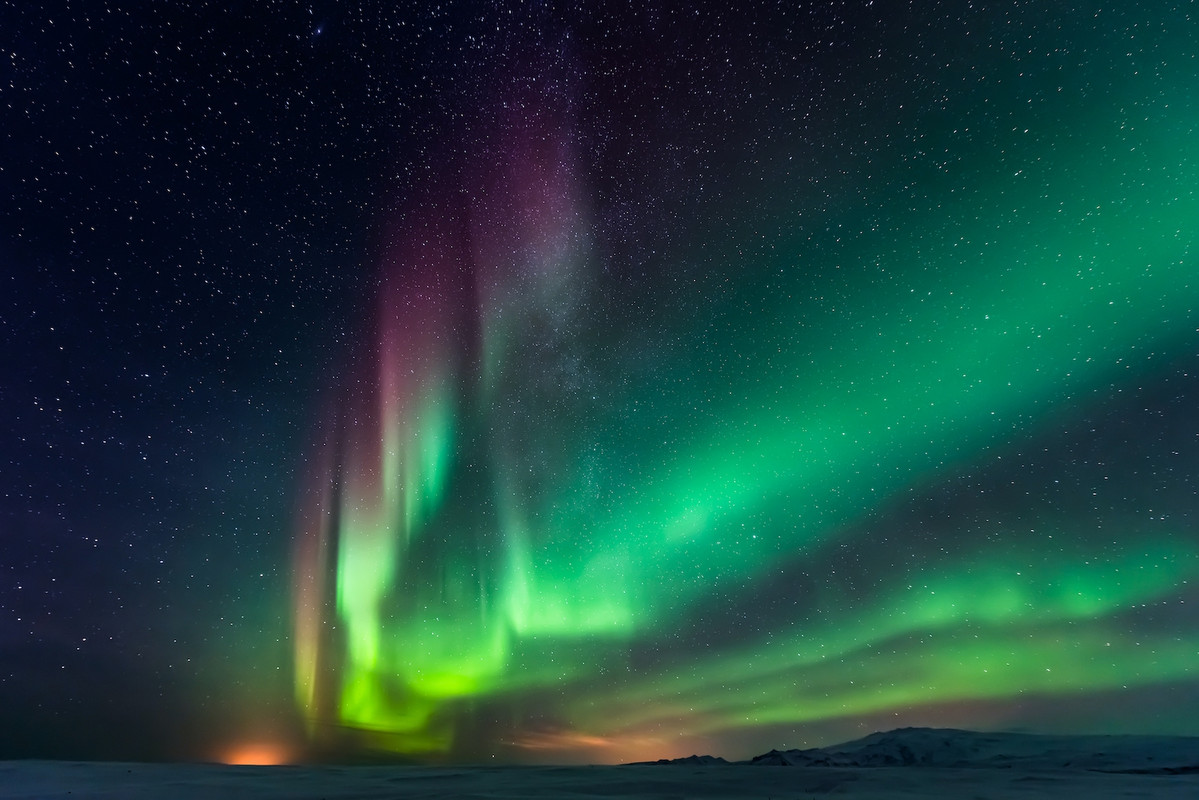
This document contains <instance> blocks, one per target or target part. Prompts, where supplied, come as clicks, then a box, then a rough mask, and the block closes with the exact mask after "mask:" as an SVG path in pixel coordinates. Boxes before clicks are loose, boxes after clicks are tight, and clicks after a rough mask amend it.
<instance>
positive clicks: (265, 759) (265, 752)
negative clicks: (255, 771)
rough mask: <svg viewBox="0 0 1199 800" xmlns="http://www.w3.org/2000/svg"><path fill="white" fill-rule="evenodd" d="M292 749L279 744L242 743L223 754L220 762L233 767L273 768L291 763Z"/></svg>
mask: <svg viewBox="0 0 1199 800" xmlns="http://www.w3.org/2000/svg"><path fill="white" fill-rule="evenodd" d="M291 757H292V754H291V749H290V748H289V747H287V746H286V745H284V744H280V743H278V742H242V743H239V744H236V745H233V746H232V747H230V748H229V749H227V750H225V751H224V753H222V755H221V758H220V762H221V763H222V764H229V765H232V766H254V767H273V766H278V765H280V764H290V763H291Z"/></svg>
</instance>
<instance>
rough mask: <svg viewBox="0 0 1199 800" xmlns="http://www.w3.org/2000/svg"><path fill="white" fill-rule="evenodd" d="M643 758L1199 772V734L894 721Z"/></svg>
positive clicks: (752, 763)
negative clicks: (769, 744) (809, 738)
mask: <svg viewBox="0 0 1199 800" xmlns="http://www.w3.org/2000/svg"><path fill="white" fill-rule="evenodd" d="M637 763H638V764H641V765H647V764H654V765H656V764H662V765H709V764H712V765H719V764H729V765H730V766H764V767H768V766H781V767H832V768H838V767H843V768H861V767H959V768H963V767H964V768H992V769H1011V768H1013V767H1019V768H1021V769H1030V770H1060V769H1072V770H1089V771H1095V772H1121V773H1135V774H1163V775H1179V774H1192V773H1197V772H1199V737H1193V736H1098V735H1093V736H1055V735H1045V734H1033V733H980V732H977V731H965V730H957V729H954V728H898V729H896V730H893V731H886V732H879V733H872V734H870V735H869V736H865V737H863V738H861V739H856V740H854V741H852V742H845V743H843V744H838V745H832V746H830V747H814V748H811V749H808V750H771V751H770V752H768V753H763V754H762V755H759V756H755V757H754V758H752V759H750V760H748V761H737V762H731V763H730V762H728V761H726V760H725V759H723V758H719V757H716V756H688V757H686V758H674V759H665V758H663V759H659V760H658V761H641V762H637Z"/></svg>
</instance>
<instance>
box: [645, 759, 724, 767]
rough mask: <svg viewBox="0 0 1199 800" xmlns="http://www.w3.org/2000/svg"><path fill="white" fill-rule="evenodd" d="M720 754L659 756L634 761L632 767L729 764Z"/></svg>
mask: <svg viewBox="0 0 1199 800" xmlns="http://www.w3.org/2000/svg"><path fill="white" fill-rule="evenodd" d="M727 763H729V762H727V761H725V760H724V759H723V758H721V757H720V756H684V757H683V758H659V759H658V760H657V761H634V762H633V763H631V764H629V766H630V767H638V766H641V767H644V766H658V765H659V764H662V765H669V764H683V765H688V764H727Z"/></svg>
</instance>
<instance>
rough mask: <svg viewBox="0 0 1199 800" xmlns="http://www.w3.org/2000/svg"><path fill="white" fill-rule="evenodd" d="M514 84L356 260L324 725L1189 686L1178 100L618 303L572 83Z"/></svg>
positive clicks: (374, 726) (362, 732)
mask: <svg viewBox="0 0 1199 800" xmlns="http://www.w3.org/2000/svg"><path fill="white" fill-rule="evenodd" d="M1164 41H1165V44H1163V46H1167V45H1169V46H1174V47H1177V46H1178V45H1179V42H1176V41H1173V40H1164ZM1042 43H1043V42H1042ZM1104 52H1105V51H1103V50H1097V51H1096V52H1094V53H1092V54H1091V55H1090V56H1089V58H1092V59H1099V58H1102V57H1104V56H1103V53H1104ZM1169 55H1171V57H1173V56H1174V55H1177V56H1179V57H1181V56H1182V55H1183V53H1173V52H1172V53H1170V54H1169ZM531 63H532V64H534V66H533V67H528V69H530V70H532V72H533V73H534V75H535V77H537V78H538V79H539V80H531V79H528V80H524V79H517V78H515V77H514V78H513V79H512V81H511V85H510V86H507V87H506V88H505V89H503V90H502V91H500V92H499V93H498V96H499V97H500V98H501V99H500V101H499V102H496V103H495V108H494V109H489V110H488V111H487V112H480V118H481V119H482V120H483V121H482V122H477V123H476V128H477V130H476V129H474V128H472V129H471V133H472V135H471V136H470V137H464V139H465V140H469V141H470V142H471V143H472V147H471V148H468V149H469V150H470V151H471V154H469V155H461V154H460V155H458V156H456V159H455V160H453V161H452V163H450V164H448V165H445V170H444V172H445V175H444V183H445V185H433V186H422V187H413V188H412V189H411V192H412V196H411V197H410V198H409V200H408V206H406V210H405V211H404V212H403V213H400V214H397V218H396V220H395V221H394V222H393V223H392V224H391V227H390V228H389V229H388V230H387V231H386V235H385V237H384V239H385V241H386V243H387V244H386V246H385V248H384V251H383V254H382V256H381V259H380V271H381V279H380V284H381V288H380V291H379V294H378V298H377V308H376V310H375V320H376V322H375V324H374V326H372V327H371V330H372V335H373V337H374V340H373V341H372V342H371V344H370V347H367V348H364V349H363V352H362V354H361V360H360V363H359V364H358V365H357V366H356V367H355V368H354V369H353V370H352V371H351V372H350V374H349V375H348V377H347V380H346V387H347V388H346V390H345V398H344V400H343V402H342V405H341V407H340V408H339V409H338V412H337V414H335V415H332V416H333V417H335V418H336V419H337V420H338V422H337V423H336V425H332V426H331V432H330V433H329V434H328V436H327V442H326V444H325V445H324V448H323V450H322V451H321V453H320V456H319V458H314V459H313V463H314V464H317V465H318V468H317V469H316V470H315V471H314V478H313V481H312V487H313V488H312V490H311V491H310V492H309V494H307V495H306V499H307V504H306V505H305V507H304V508H303V509H302V511H301V532H300V535H299V536H298V538H297V547H296V576H297V580H296V605H297V608H296V624H297V637H296V681H297V701H298V702H299V704H300V705H301V707H302V708H303V709H304V710H305V712H306V713H307V714H308V715H309V717H310V718H311V719H312V720H313V721H314V726H313V727H314V731H317V732H318V733H319V732H320V731H326V732H329V731H341V732H342V733H341V734H334V735H350V734H348V733H346V732H357V733H356V734H354V735H355V736H357V738H350V739H348V740H346V741H343V742H342V744H343V745H344V744H353V743H359V744H366V745H368V746H371V747H377V748H384V749H388V750H393V751H396V752H402V753H408V754H423V755H427V756H432V755H438V754H451V755H457V756H461V757H470V756H472V755H476V754H478V753H482V752H494V751H495V750H496V749H499V750H503V751H504V752H506V753H508V754H510V755H511V754H512V753H515V752H517V751H519V750H520V749H521V748H529V749H530V750H531V751H533V750H535V751H536V753H537V754H538V755H539V756H541V757H544V755H545V754H546V753H547V752H549V751H547V750H546V749H545V748H550V750H551V751H552V749H553V748H555V747H557V748H559V749H560V751H561V752H563V753H571V754H573V755H574V756H575V757H583V754H586V757H589V758H604V753H608V754H611V753H612V752H614V751H612V750H605V749H604V748H605V747H608V746H609V745H608V744H606V743H610V742H612V741H618V740H626V741H636V742H639V743H654V745H655V746H659V747H661V748H662V749H663V751H662V752H660V753H657V755H669V754H671V753H672V752H673V751H671V749H670V748H672V747H681V748H685V747H686V746H687V745H686V742H688V741H696V740H697V738H696V737H699V738H698V740H704V741H708V740H705V739H703V737H715V738H716V739H719V738H720V737H722V736H726V735H735V734H737V732H740V731H746V730H751V731H752V730H755V729H759V728H760V729H762V730H767V731H772V732H773V731H781V730H788V729H789V730H791V731H794V730H796V726H798V725H800V724H803V723H811V722H817V721H820V722H824V721H829V720H851V719H854V718H860V717H865V716H870V715H879V714H888V713H889V714H896V715H899V714H902V715H905V716H903V717H902V719H904V720H908V721H911V722H912V723H914V724H918V723H919V722H920V720H921V717H920V713H921V709H928V708H930V707H932V706H944V705H945V704H949V705H953V704H966V703H971V702H985V703H1002V702H1005V701H1012V700H1013V699H1014V698H1020V697H1025V696H1050V697H1054V698H1059V699H1069V698H1075V697H1077V698H1085V697H1088V696H1092V695H1094V694H1095V693H1102V692H1111V691H1121V690H1124V689H1127V688H1128V687H1134V688H1136V687H1146V686H1150V687H1152V686H1158V685H1165V684H1178V683H1188V682H1192V683H1193V682H1194V681H1195V680H1196V676H1195V674H1194V666H1193V663H1194V659H1193V656H1194V652H1195V648H1196V646H1197V641H1196V637H1195V632H1194V628H1193V625H1191V626H1188V625H1186V624H1185V622H1184V621H1183V617H1184V614H1183V612H1182V611H1180V610H1179V609H1184V610H1185V607H1186V604H1187V603H1188V602H1191V603H1193V602H1194V601H1195V600H1196V599H1199V598H1196V596H1195V584H1196V580H1197V579H1199V544H1197V543H1196V539H1195V535H1194V532H1193V531H1192V530H1191V527H1190V525H1189V519H1190V518H1191V517H1192V515H1193V513H1199V512H1197V511H1196V508H1195V495H1194V492H1193V488H1188V480H1189V479H1188V478H1187V477H1186V476H1187V475H1190V474H1194V472H1195V470H1196V468H1199V441H1197V440H1196V434H1197V433H1199V431H1195V430H1193V427H1194V426H1193V425H1192V424H1191V423H1190V422H1189V421H1188V420H1189V419H1190V417H1188V416H1187V414H1186V413H1183V412H1182V411H1180V408H1181V406H1180V405H1179V403H1180V402H1183V403H1184V404H1185V401H1186V400H1188V399H1189V400H1193V399H1194V397H1193V394H1191V393H1193V392H1196V391H1199V386H1196V384H1195V380H1194V378H1193V364H1191V363H1190V362H1191V360H1193V357H1194V354H1195V352H1196V350H1195V348H1196V331H1197V329H1199V282H1197V280H1196V277H1195V276H1196V274H1199V273H1196V272H1195V264H1194V247H1195V237H1196V224H1195V220H1196V219H1199V197H1197V196H1196V194H1195V190H1194V187H1195V186H1199V133H1197V129H1196V127H1195V125H1194V119H1196V118H1197V117H1196V112H1197V111H1199V109H1196V107H1195V103H1194V100H1193V98H1192V97H1191V96H1190V94H1189V92H1188V91H1186V90H1184V89H1180V88H1179V87H1182V86H1184V85H1189V84H1186V83H1185V81H1184V80H1183V79H1184V78H1185V77H1188V76H1178V83H1177V85H1175V84H1170V85H1168V86H1165V87H1164V88H1162V87H1159V88H1160V91H1158V92H1157V93H1156V94H1152V95H1148V94H1144V93H1138V92H1140V91H1141V89H1140V88H1139V87H1140V85H1139V84H1138V83H1136V82H1135V81H1130V82H1128V83H1126V84H1122V85H1118V86H1114V87H1113V88H1112V91H1113V92H1120V93H1122V96H1117V97H1113V98H1112V99H1111V100H1110V102H1109V105H1110V106H1112V107H1119V108H1122V107H1137V108H1139V109H1141V110H1140V112H1139V114H1140V116H1139V117H1138V118H1137V119H1136V120H1135V124H1129V123H1128V122H1126V121H1124V122H1122V121H1120V120H1109V119H1106V118H1104V117H1103V115H1102V113H1101V111H1094V110H1087V111H1086V113H1085V114H1084V113H1083V111H1080V110H1078V109H1072V110H1071V113H1075V112H1077V113H1076V115H1075V116H1074V117H1071V119H1069V120H1063V119H1061V118H1059V117H1060V114H1059V116H1055V113H1057V112H1053V111H1039V112H1038V111H1035V110H1025V109H1024V108H1023V107H1021V106H1014V107H1016V108H1017V111H1016V112H1012V114H1011V115H1010V118H1009V119H1006V120H1005V126H1006V127H1004V128H1002V129H999V128H995V129H993V130H990V131H988V132H987V133H985V134H977V135H976V136H977V137H978V138H975V139H972V140H970V141H969V142H964V141H959V139H960V137H961V134H959V133H958V130H957V129H956V128H955V127H953V123H955V122H958V121H957V120H953V121H951V123H950V124H946V125H943V126H942V127H944V130H942V129H941V128H940V127H938V128H936V129H930V130H929V131H928V132H927V134H928V135H927V140H928V141H926V142H924V144H922V146H925V147H928V148H930V149H931V148H932V147H933V145H934V144H936V145H937V146H938V147H941V148H942V149H944V150H945V152H946V153H949V154H953V153H954V152H957V151H960V154H961V155H962V158H963V160H964V158H965V156H969V158H970V161H971V163H970V169H969V170H963V174H962V175H960V176H954V177H955V178H956V179H957V180H958V182H952V181H949V179H947V178H944V177H943V176H939V177H937V178H936V179H935V180H934V179H931V178H930V179H928V180H927V181H926V182H925V190H924V191H925V195H924V197H923V199H922V200H921V201H920V202H916V201H914V200H913V199H912V198H913V197H914V194H913V192H912V191H910V187H911V185H912V184H913V182H914V181H913V179H912V174H911V171H912V169H913V168H912V167H910V166H908V165H905V164H902V163H898V162H897V163H893V164H890V165H885V166H882V167H876V168H875V169H876V171H879V172H881V173H882V174H881V176H879V177H877V178H875V180H877V182H878V185H879V186H880V187H882V189H880V191H881V192H882V194H883V196H882V198H881V199H876V198H871V199H870V200H869V201H867V200H863V201H862V207H857V206H855V204H854V203H853V202H850V201H846V203H845V204H844V205H842V206H839V207H837V208H835V209H834V210H832V211H829V212H828V213H829V214H830V219H829V220H828V222H827V223H826V224H825V230H826V231H837V233H836V234H835V235H834V234H832V233H829V234H827V235H814V234H811V233H810V232H807V233H805V232H802V231H800V230H795V231H792V230H790V229H788V228H786V227H784V226H780V229H779V231H778V235H777V237H776V245H777V246H776V247H774V248H772V249H771V250H770V251H769V252H758V251H753V250H751V248H750V247H749V242H748V237H747V241H746V247H745V248H744V252H745V253H751V252H752V253H754V255H736V254H740V253H742V248H741V246H740V245H741V244H742V242H741V241H740V240H739V239H738V237H739V236H740V234H738V233H734V234H723V233H722V234H718V233H716V230H717V229H718V228H719V226H718V225H717V224H716V223H717V222H718V221H720V220H717V219H714V218H712V217H711V216H704V215H703V214H700V215H699V216H698V217H697V218H696V219H692V220H686V219H680V220H679V221H678V225H679V230H680V235H681V234H686V237H685V238H687V239H689V240H690V242H689V244H687V245H686V246H682V247H680V248H679V250H678V252H670V253H666V254H665V255H664V256H662V258H663V259H664V262H663V264H664V265H660V266H659V267H658V269H659V270H661V271H663V273H664V274H663V275H662V276H657V280H654V281H648V280H641V281H638V280H634V279H632V278H629V277H627V276H626V275H625V274H624V273H621V272H620V269H621V265H620V264H617V265H616V266H615V267H614V266H613V264H612V263H611V262H612V260H613V259H617V258H618V256H620V255H621V254H627V252H626V251H625V250H622V249H621V247H620V246H618V240H622V236H623V234H624V233H626V231H625V230H623V229H622V228H621V227H620V225H617V224H615V223H613V222H612V221H611V220H612V219H613V217H614V216H616V215H614V214H613V213H612V210H611V207H610V206H611V205H613V204H614V203H615V202H616V201H614V200H613V199H612V198H611V196H607V195H603V194H602V193H600V192H598V191H597V189H596V186H597V185H598V184H600V183H602V181H603V178H604V176H603V175H601V174H599V167H596V166H594V165H593V164H592V163H591V162H590V161H589V157H588V154H587V148H586V147H585V146H584V145H585V144H586V142H587V141H588V138H587V130H586V123H587V120H586V119H585V117H584V115H583V113H582V112H581V111H580V110H579V109H580V107H581V106H580V104H579V103H578V94H579V91H580V90H579V89H578V86H577V85H576V84H577V81H572V80H571V79H570V77H569V75H567V74H565V73H566V71H565V70H564V68H563V67H562V66H561V65H560V64H558V65H556V66H550V67H545V68H544V69H541V68H539V67H537V66H536V65H537V64H540V63H541V62H540V61H537V60H536V59H534V60H533V61H532V62H531ZM514 69H515V68H514ZM528 77H529V76H521V78H528ZM974 113H975V110H974V109H971V110H969V111H968V112H962V119H961V120H960V122H961V123H962V125H961V126H962V127H963V128H965V127H966V125H965V122H967V121H970V120H972V119H973V116H972V115H973V114H974ZM1062 113H1064V112H1062ZM1038 114H1041V115H1043V116H1038ZM968 118H969V119H968ZM1046 120H1048V121H1050V122H1053V123H1054V124H1055V126H1049V125H1048V123H1046ZM1067 121H1068V122H1070V123H1071V124H1070V126H1068V127H1067V126H1065V125H1064V122H1067ZM1030 131H1031V132H1030ZM987 137H989V138H987ZM955 148H957V151H955ZM952 160H953V159H952V158H948V157H947V158H946V163H949V162H950V161H952ZM451 176H452V177H451ZM726 188H727V189H728V191H729V193H730V194H732V193H733V190H734V187H726ZM736 188H737V189H738V190H739V191H742V192H743V193H745V194H746V195H747V196H749V197H751V198H752V191H753V190H752V188H751V189H742V188H741V187H736ZM788 188H789V189H791V190H793V191H796V192H800V191H803V190H804V184H801V183H797V184H794V185H789V186H788ZM759 199H760V201H761V203H763V204H768V203H771V202H781V201H780V200H778V198H776V197H773V196H766V197H764V198H759ZM869 204H874V205H877V206H878V207H879V208H881V209H883V210H884V211H885V212H886V213H885V214H878V215H877V217H878V218H877V219H876V220H875V222H873V223H872V224H870V225H868V226H866V225H857V226H855V224H854V223H855V222H856V221H858V220H860V219H861V218H863V217H868V216H870V215H871V212H870V209H869V208H868V207H867V206H868V205H869ZM745 207H748V206H744V207H743V206H734V207H733V208H731V209H728V210H725V211H722V213H727V214H729V215H731V216H733V217H736V218H737V225H734V226H733V229H734V230H743V229H746V230H747V229H750V228H752V227H753V226H754V225H756V224H758V223H759V222H760V221H759V220H756V219H751V218H749V217H750V216H752V215H751V214H750V213H749V212H748V211H745V210H744V209H745ZM697 208H698V207H697ZM697 213H699V212H697ZM705 213H709V212H705ZM739 215H740V216H739ZM622 224H628V223H622ZM723 230H728V226H725V228H723ZM722 236H728V237H731V238H732V239H733V240H735V241H733V242H732V243H731V244H730V243H729V242H728V241H725V240H723V239H722V238H721V237H722ZM647 238H648V237H647ZM663 238H665V234H663ZM709 249H710V250H711V251H714V252H719V253H722V254H726V253H727V254H734V255H728V259H729V261H728V263H723V262H721V263H713V262H699V263H708V264H709V265H710V266H711V271H712V273H714V274H718V275H733V276H735V277H736V278H737V281H736V282H734V283H730V282H725V283H722V284H719V285H720V286H721V287H722V288H721V290H720V291H719V292H717V291H714V290H713V287H714V285H717V282H716V278H715V277H712V276H711V275H708V274H701V275H699V276H698V277H697V276H696V270H695V268H694V266H693V264H694V263H695V262H696V261H697V259H698V256H697V254H699V253H703V252H706V251H707V250H709ZM671 270H677V273H678V274H677V276H675V275H673V273H672V272H671ZM683 278H688V279H689V280H683ZM726 284H727V285H726ZM630 287H631V288H630ZM626 291H627V292H628V293H629V294H628V295H626V294H625V293H624V292H626ZM634 292H641V293H645V294H646V295H647V296H640V295H636V296H635V295H634ZM627 307H633V308H635V309H636V310H637V311H636V313H633V312H629V311H627ZM729 308H732V309H738V310H739V311H738V314H737V315H733V314H731V313H728V312H726V311H725V310H727V309H729ZM718 312H719V313H718ZM730 319H731V321H730ZM1179 398H1182V401H1180V400H1179ZM1138 404H1140V405H1142V406H1143V407H1144V408H1146V409H1148V408H1150V407H1152V408H1154V409H1158V410H1159V411H1160V413H1158V414H1156V415H1149V414H1148V412H1144V413H1143V412H1142V411H1140V410H1138ZM1108 418H1114V419H1116V420H1118V424H1111V425H1104V424H1102V423H1097V422H1095V420H1097V419H1108ZM1129 431H1142V432H1148V434H1147V435H1150V436H1151V440H1150V443H1147V444H1141V445H1138V444H1137V443H1135V442H1132V441H1130V439H1132V438H1133V435H1132V434H1130V433H1129ZM1153 437H1155V438H1153ZM1138 459H1139V460H1138ZM1109 479H1111V480H1109ZM991 497H1002V498H1004V502H1003V503H998V501H993V500H991V499H990V498H991ZM931 508H937V509H941V508H944V509H945V511H944V513H941V512H940V511H938V512H937V513H935V514H934V513H933V512H932V511H930V510H929V509H931ZM1145 508H1149V509H1151V511H1152V513H1151V514H1150V513H1149V512H1146V511H1145V510H1144V509H1145ZM788 726H790V727H789V728H788ZM668 731H676V732H686V733H685V734H678V733H676V734H668V733H667V732H668ZM672 736H673V737H674V738H671V737H672ZM688 737H691V738H688ZM767 744H768V743H767ZM647 746H648V745H647Z"/></svg>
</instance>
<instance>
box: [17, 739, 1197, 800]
mask: <svg viewBox="0 0 1199 800" xmlns="http://www.w3.org/2000/svg"><path fill="white" fill-rule="evenodd" d="M821 754H823V755H821ZM767 756H769V757H770V758H774V757H775V756H781V757H782V758H781V759H779V760H777V762H771V761H770V760H769V759H768V758H767ZM822 757H827V763H826V765H823V766H815V765H813V763H814V762H812V761H810V760H809V761H807V762H803V761H802V760H801V759H816V758H822ZM894 759H898V760H897V761H896V760H894ZM775 763H777V764H779V765H782V764H792V765H794V764H801V763H802V764H805V765H803V766H788V767H782V766H775V765H774V764H775ZM1197 765H1199V739H1195V738H1179V737H1132V736H1093V737H1065V736H1025V735H1020V734H978V733H970V732H967V731H953V730H929V729H906V730H900V731H892V732H890V733H878V734H873V735H871V736H867V737H866V738H864V739H860V740H858V741H856V742H849V743H847V744H843V745H837V746H835V747H829V748H823V749H820V750H807V751H799V750H792V751H787V752H786V753H778V751H772V753H771V754H767V755H766V756H759V757H758V758H756V759H753V760H752V761H750V762H741V763H740V764H719V763H706V764H697V763H695V762H694V761H689V760H687V759H680V760H679V762H676V763H674V764H669V765H667V766H659V765H657V764H642V765H634V766H621V767H334V766H323V767H228V766H216V765H199V764H174V765H172V764H113V763H109V764H101V763H75V762H48V761H25V762H18V761H12V762H3V763H0V797H2V798H6V799H7V798H38V800H50V799H51V798H71V800H77V799H78V798H127V799H128V800H145V799H146V798H164V799H165V798H173V799H176V800H192V799H198V798H214V797H215V798H223V799H226V800H233V799H234V798H255V799H259V798H263V799H270V800H283V799H284V798H287V799H288V800H316V799H317V798H326V800H333V799H334V798H362V799H364V800H365V799H368V798H379V799H380V800H383V799H384V798H391V799H396V800H398V798H434V797H436V798H451V797H460V798H515V797H522V798H523V797H529V798H532V797H558V798H573V797H592V798H593V797H598V796H607V797H628V798H684V797H703V798H805V799H806V798H814V797H818V796H823V795H828V794H836V795H844V796H846V797H849V798H854V800H859V799H860V800H882V799H883V798H913V799H915V798H927V797H944V798H987V799H988V800H1003V798H1027V799H1028V800H1034V799H1035V798H1066V797H1071V798H1073V797H1084V796H1085V797H1087V799H1088V800H1107V799H1108V798H1112V799H1113V800H1114V798H1123V797H1138V798H1197V797H1199V766H1197Z"/></svg>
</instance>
